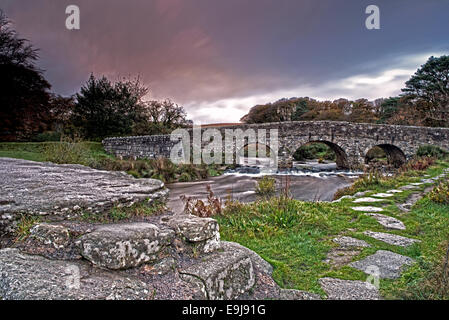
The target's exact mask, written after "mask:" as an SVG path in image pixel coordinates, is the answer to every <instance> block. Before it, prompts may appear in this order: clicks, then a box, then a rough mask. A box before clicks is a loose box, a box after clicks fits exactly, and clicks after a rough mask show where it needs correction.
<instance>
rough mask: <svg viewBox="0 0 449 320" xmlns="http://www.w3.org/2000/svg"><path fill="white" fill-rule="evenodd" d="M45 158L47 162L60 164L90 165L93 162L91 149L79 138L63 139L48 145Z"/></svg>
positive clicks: (45, 149) (45, 148)
mask: <svg viewBox="0 0 449 320" xmlns="http://www.w3.org/2000/svg"><path fill="white" fill-rule="evenodd" d="M44 157H45V160H46V161H50V162H54V163H59V164H65V163H66V164H82V165H90V164H91V163H92V162H93V159H92V158H91V156H90V150H89V148H88V147H87V146H86V145H85V144H84V143H83V142H82V141H81V140H79V139H78V138H73V139H72V138H61V141H60V142H57V143H49V144H47V145H46V146H45V147H44Z"/></svg>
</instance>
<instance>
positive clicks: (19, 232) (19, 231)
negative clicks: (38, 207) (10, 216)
mask: <svg viewBox="0 0 449 320" xmlns="http://www.w3.org/2000/svg"><path fill="white" fill-rule="evenodd" d="M39 221H40V219H39V218H38V217H34V216H27V215H22V217H21V218H20V219H19V221H18V222H17V227H16V229H15V235H16V239H15V241H23V240H25V239H26V238H28V236H29V235H30V230H31V228H32V227H33V226H34V225H36V224H37V223H38V222H39Z"/></svg>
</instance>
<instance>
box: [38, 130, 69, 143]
mask: <svg viewBox="0 0 449 320" xmlns="http://www.w3.org/2000/svg"><path fill="white" fill-rule="evenodd" d="M61 137H62V136H61V133H59V132H56V131H46V132H43V133H39V134H37V135H35V136H34V137H33V139H32V141H35V142H46V141H60V140H61Z"/></svg>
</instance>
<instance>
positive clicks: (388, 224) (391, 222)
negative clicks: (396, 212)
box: [366, 213, 405, 230]
mask: <svg viewBox="0 0 449 320" xmlns="http://www.w3.org/2000/svg"><path fill="white" fill-rule="evenodd" d="M366 215H367V216H370V217H373V218H374V219H376V220H377V222H379V223H380V224H381V225H382V226H384V227H385V228H387V229H392V230H405V225H404V223H403V222H402V221H400V220H398V219H396V218H393V217H390V216H386V215H384V214H379V213H367V214H366Z"/></svg>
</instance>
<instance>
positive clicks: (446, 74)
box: [402, 56, 449, 125]
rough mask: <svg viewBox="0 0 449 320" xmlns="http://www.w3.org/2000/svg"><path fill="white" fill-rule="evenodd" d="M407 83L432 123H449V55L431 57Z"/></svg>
mask: <svg viewBox="0 0 449 320" xmlns="http://www.w3.org/2000/svg"><path fill="white" fill-rule="evenodd" d="M405 85H406V87H405V88H404V89H402V91H403V92H404V94H405V95H409V96H410V97H411V98H412V99H413V102H414V103H416V104H417V105H418V106H420V107H421V111H422V112H423V113H424V114H425V117H426V118H427V122H428V123H430V125H432V123H435V125H442V124H443V125H444V124H445V125H448V124H449V56H441V57H439V58H435V57H433V56H432V57H430V58H429V60H427V62H426V63H425V64H424V65H423V66H421V68H419V69H418V71H417V72H416V73H415V74H414V75H413V76H412V77H411V78H410V80H408V81H407V82H406V83H405Z"/></svg>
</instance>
